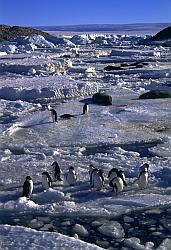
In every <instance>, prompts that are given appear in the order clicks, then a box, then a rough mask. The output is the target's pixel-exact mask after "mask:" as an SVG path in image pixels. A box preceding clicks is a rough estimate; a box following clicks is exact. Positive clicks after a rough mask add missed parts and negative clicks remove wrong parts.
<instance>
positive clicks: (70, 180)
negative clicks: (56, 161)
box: [66, 167, 77, 186]
mask: <svg viewBox="0 0 171 250" xmlns="http://www.w3.org/2000/svg"><path fill="white" fill-rule="evenodd" d="M76 180H77V174H76V172H75V170H74V167H69V172H68V173H67V175H66V181H67V182H68V184H69V186H74V185H75V183H76Z"/></svg>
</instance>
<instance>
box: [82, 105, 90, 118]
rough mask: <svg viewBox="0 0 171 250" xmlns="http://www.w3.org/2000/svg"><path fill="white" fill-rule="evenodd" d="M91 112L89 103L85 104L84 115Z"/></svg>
mask: <svg viewBox="0 0 171 250" xmlns="http://www.w3.org/2000/svg"><path fill="white" fill-rule="evenodd" d="M88 112H89V106H88V103H85V104H84V106H83V113H82V114H83V115H85V114H86V113H88Z"/></svg>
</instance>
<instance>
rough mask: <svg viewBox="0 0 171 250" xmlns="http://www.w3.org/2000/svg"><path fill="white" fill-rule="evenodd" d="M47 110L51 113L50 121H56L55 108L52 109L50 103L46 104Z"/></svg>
mask: <svg viewBox="0 0 171 250" xmlns="http://www.w3.org/2000/svg"><path fill="white" fill-rule="evenodd" d="M48 110H49V111H50V113H51V117H52V121H53V122H57V112H56V110H54V109H53V108H52V107H51V106H50V104H49V105H48Z"/></svg>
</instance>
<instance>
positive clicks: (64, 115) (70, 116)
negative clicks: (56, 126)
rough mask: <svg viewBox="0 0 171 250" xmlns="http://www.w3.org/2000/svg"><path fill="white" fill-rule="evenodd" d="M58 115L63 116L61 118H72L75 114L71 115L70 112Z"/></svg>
mask: <svg viewBox="0 0 171 250" xmlns="http://www.w3.org/2000/svg"><path fill="white" fill-rule="evenodd" d="M60 117H61V118H63V119H71V118H73V117H75V116H74V115H71V114H63V115H61V116H60Z"/></svg>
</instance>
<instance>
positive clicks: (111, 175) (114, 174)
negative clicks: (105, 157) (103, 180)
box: [107, 168, 118, 182]
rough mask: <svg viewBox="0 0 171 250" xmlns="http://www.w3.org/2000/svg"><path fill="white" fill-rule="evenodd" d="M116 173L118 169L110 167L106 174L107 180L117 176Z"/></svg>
mask: <svg viewBox="0 0 171 250" xmlns="http://www.w3.org/2000/svg"><path fill="white" fill-rule="evenodd" d="M117 175H118V169H117V168H112V169H111V170H110V171H109V173H108V176H107V178H108V179H109V182H110V181H111V180H112V179H113V178H115V177H117Z"/></svg>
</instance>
